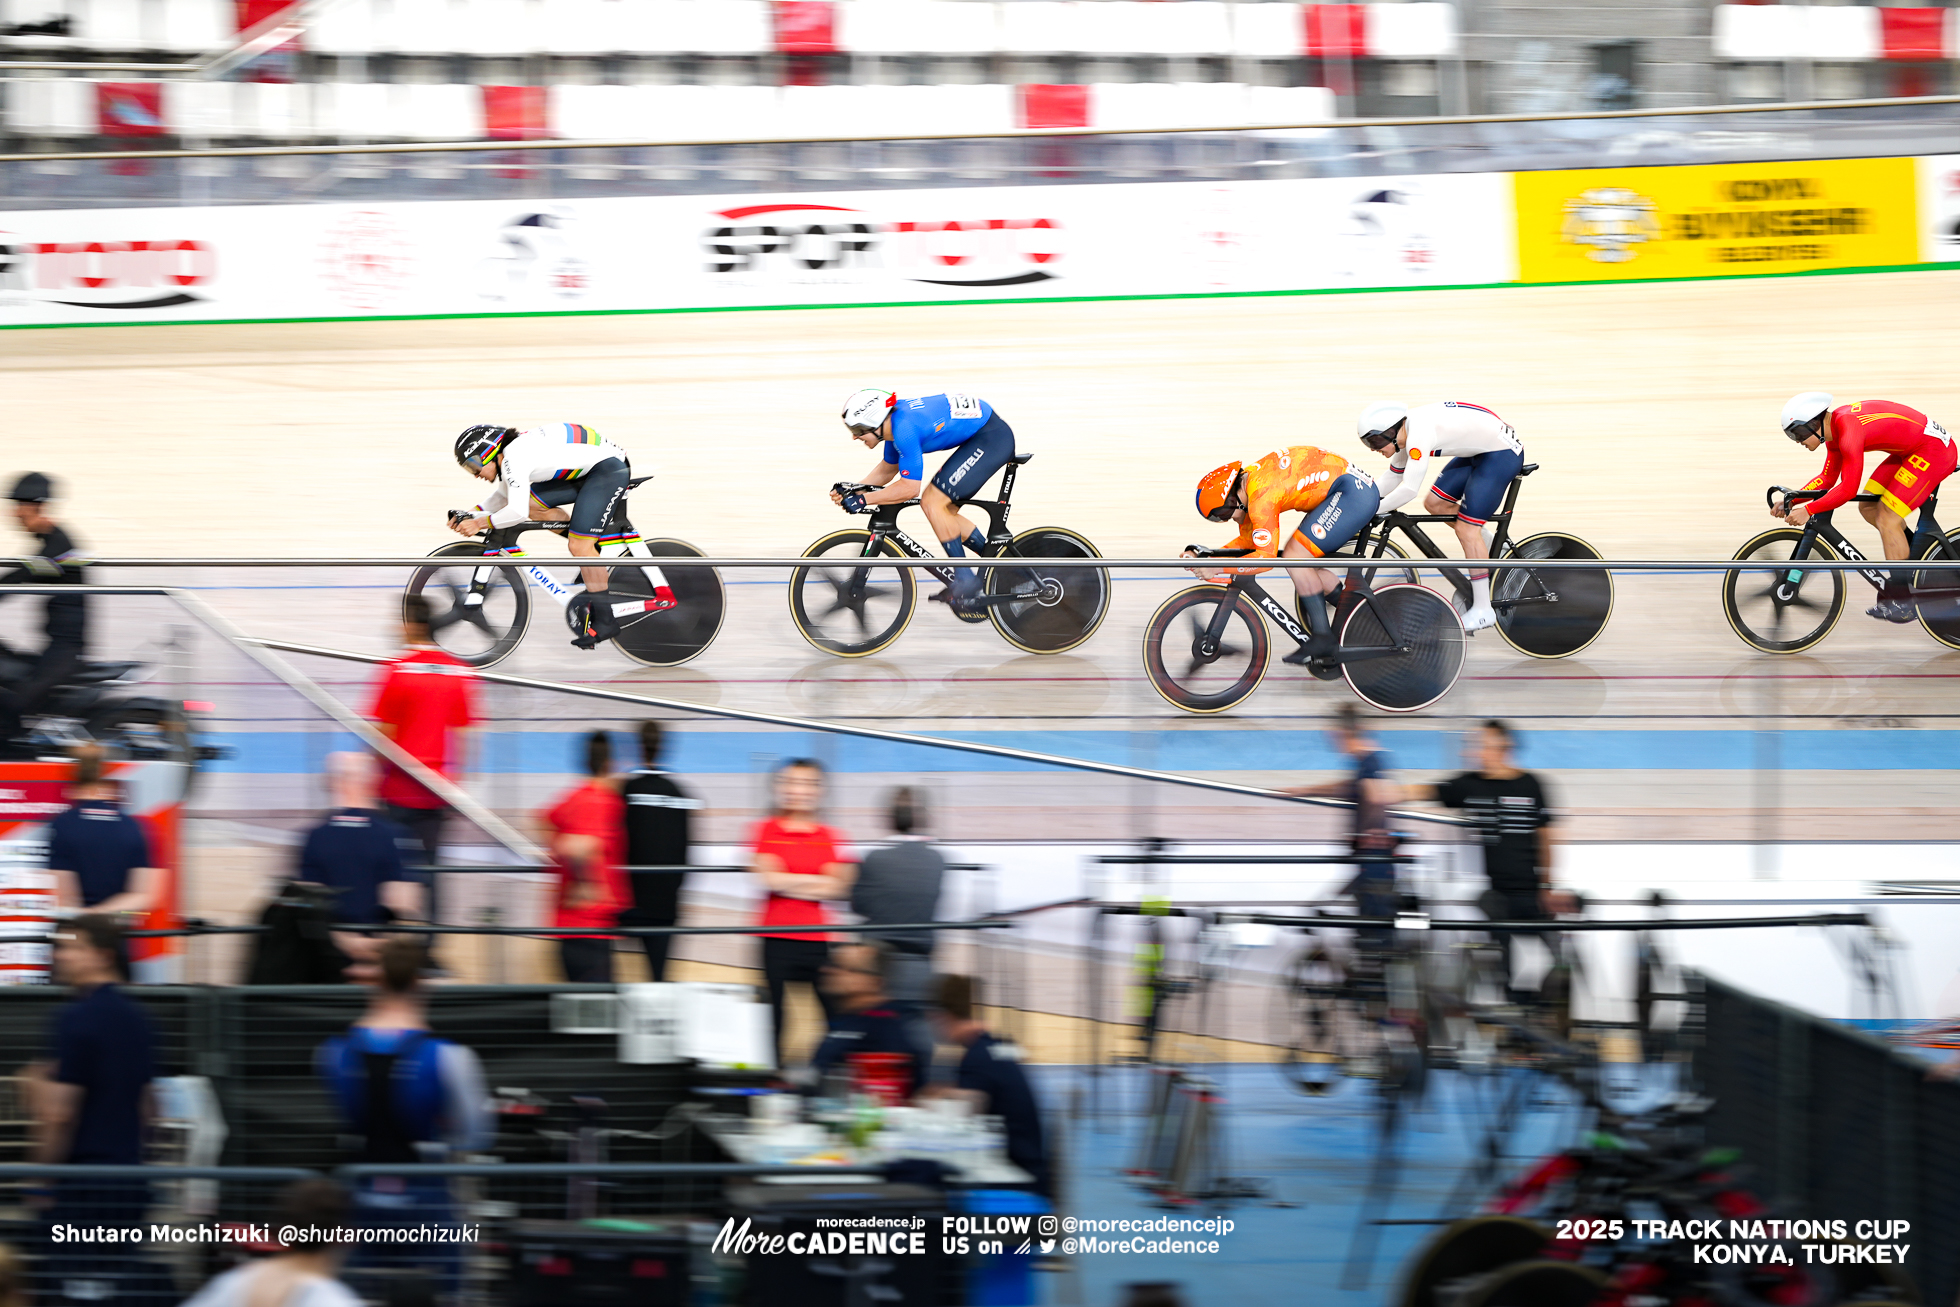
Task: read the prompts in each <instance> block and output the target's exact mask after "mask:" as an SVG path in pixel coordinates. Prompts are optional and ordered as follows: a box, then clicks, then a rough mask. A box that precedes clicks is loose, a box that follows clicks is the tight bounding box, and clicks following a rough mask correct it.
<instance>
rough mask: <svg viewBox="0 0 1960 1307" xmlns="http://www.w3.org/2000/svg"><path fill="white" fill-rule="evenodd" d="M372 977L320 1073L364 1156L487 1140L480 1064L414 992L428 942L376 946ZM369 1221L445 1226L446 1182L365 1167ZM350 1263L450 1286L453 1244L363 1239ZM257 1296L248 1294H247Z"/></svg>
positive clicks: (464, 1146)
mask: <svg viewBox="0 0 1960 1307" xmlns="http://www.w3.org/2000/svg"><path fill="white" fill-rule="evenodd" d="M378 961H379V978H378V985H377V988H376V990H375V992H374V996H373V997H372V998H371V999H370V1000H369V1001H368V1007H367V1011H366V1012H365V1013H363V1014H362V1016H361V1019H360V1020H359V1021H356V1022H355V1023H354V1025H353V1027H352V1028H351V1029H349V1030H348V1032H347V1033H346V1034H344V1035H340V1036H338V1037H336V1038H334V1039H330V1040H328V1041H327V1042H326V1043H324V1044H322V1045H321V1046H320V1051H319V1053H318V1055H317V1057H316V1059H315V1065H316V1066H317V1068H318V1070H319V1073H320V1077H321V1079H323V1080H324V1081H326V1084H327V1089H328V1091H329V1093H331V1095H332V1096H333V1100H334V1102H335V1104H336V1105H337V1106H338V1107H339V1109H340V1115H341V1119H342V1121H343V1122H344V1123H345V1126H346V1128H347V1130H348V1131H349V1132H350V1133H351V1134H353V1135H354V1136H356V1137H357V1138H358V1139H359V1141H360V1142H359V1144H358V1146H357V1148H356V1152H355V1156H354V1159H353V1160H355V1161H359V1162H368V1163H380V1164H388V1163H406V1162H440V1161H443V1160H445V1159H447V1158H448V1157H449V1155H450V1154H451V1153H452V1152H475V1151H477V1150H479V1149H482V1148H485V1147H487V1146H488V1145H489V1143H490V1138H491V1129H490V1114H489V1110H488V1105H487V1103H486V1101H485V1097H484V1089H483V1067H482V1064H481V1063H480V1062H478V1060H477V1056H476V1054H475V1053H474V1052H472V1051H471V1050H470V1049H468V1048H465V1047H464V1046H463V1045H461V1044H452V1043H451V1042H449V1041H448V1040H446V1039H439V1038H437V1037H436V1036H435V1035H434V1034H432V1033H430V1030H429V1018H428V1011H427V1007H426V1005H425V1002H424V998H423V992H422V970H423V968H424V966H426V965H427V962H428V951H427V950H426V949H424V948H423V947H422V945H421V944H420V943H419V942H417V941H415V940H410V939H391V940H389V941H388V942H387V943H385V944H383V945H382V946H381V950H380V957H379V959H378ZM354 1203H355V1207H356V1208H357V1210H358V1212H359V1216H360V1222H361V1224H363V1225H367V1226H381V1227H389V1226H414V1225H421V1224H425V1223H427V1224H431V1225H448V1224H449V1223H450V1221H451V1218H452V1204H451V1200H450V1194H449V1182H448V1181H447V1180H446V1179H444V1178H442V1177H427V1176H416V1177H408V1176H370V1177H368V1178H366V1179H364V1180H362V1181H361V1183H360V1185H359V1186H358V1187H357V1189H356V1190H355V1195H354ZM356 1260H357V1263H363V1264H371V1265H383V1264H385V1265H390V1266H396V1267H400V1266H407V1267H411V1268H417V1267H419V1268H423V1269H427V1270H434V1271H435V1272H437V1273H438V1274H440V1275H442V1276H443V1277H444V1279H445V1281H446V1282H447V1284H448V1286H449V1287H450V1288H451V1289H452V1290H453V1287H454V1285H455V1283H456V1280H457V1277H458V1276H459V1274H460V1269H461V1261H460V1253H459V1251H458V1246H457V1245H456V1244H453V1243H432V1242H428V1241H419V1242H403V1243H386V1242H380V1243H375V1244H369V1245H363V1248H362V1252H361V1255H360V1256H359V1257H358V1258H357V1259H356ZM254 1301H255V1302H256V1301H257V1300H256V1299H255V1300H254Z"/></svg>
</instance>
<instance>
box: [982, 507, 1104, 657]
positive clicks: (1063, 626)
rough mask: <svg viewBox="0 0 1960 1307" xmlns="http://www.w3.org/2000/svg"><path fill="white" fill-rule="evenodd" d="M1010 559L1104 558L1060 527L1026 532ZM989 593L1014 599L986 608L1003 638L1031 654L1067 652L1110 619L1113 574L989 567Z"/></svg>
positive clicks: (1099, 570) (1016, 542) (1018, 538)
mask: <svg viewBox="0 0 1960 1307" xmlns="http://www.w3.org/2000/svg"><path fill="white" fill-rule="evenodd" d="M1007 556H1011V557H1016V558H1027V559H1041V558H1101V557H1102V555H1101V554H1100V553H1098V552H1097V551H1096V547H1095V546H1094V545H1092V544H1090V543H1089V542H1088V540H1086V539H1084V538H1083V537H1082V536H1079V535H1077V534H1076V533H1075V532H1073V531H1070V530H1067V529H1066V528H1064V527H1059V526H1041V527H1036V528H1035V529H1034V530H1032V531H1023V532H1021V534H1019V535H1017V536H1015V537H1014V539H1013V541H1012V542H1011V543H1010V544H1009V545H1008V547H1007ZM985 593H986V595H987V596H988V597H989V598H995V597H998V596H1003V595H1013V596H1015V598H1014V601H1013V602H1011V603H1004V604H990V605H988V608H987V615H988V616H989V617H991V618H993V621H994V628H995V629H996V630H998V631H999V632H1000V634H1001V638H1002V639H1004V640H1006V641H1007V642H1008V643H1009V644H1011V645H1013V646H1014V647H1015V648H1016V649H1020V650H1023V651H1025V652H1027V653H1032V654H1052V653H1062V652H1064V651H1066V650H1069V649H1073V648H1075V646H1077V645H1079V644H1081V643H1082V642H1083V641H1084V640H1087V639H1088V638H1089V637H1090V636H1092V635H1094V634H1095V633H1096V628H1097V627H1099V626H1101V625H1102V620H1103V618H1104V617H1105V616H1107V615H1108V613H1109V572H1108V571H1107V570H1105V569H1104V568H1100V567H1042V566H1040V565H1039V564H1038V563H1035V564H1030V565H1029V566H1026V567H1012V566H1009V567H990V568H988V569H987V584H986V587H985Z"/></svg>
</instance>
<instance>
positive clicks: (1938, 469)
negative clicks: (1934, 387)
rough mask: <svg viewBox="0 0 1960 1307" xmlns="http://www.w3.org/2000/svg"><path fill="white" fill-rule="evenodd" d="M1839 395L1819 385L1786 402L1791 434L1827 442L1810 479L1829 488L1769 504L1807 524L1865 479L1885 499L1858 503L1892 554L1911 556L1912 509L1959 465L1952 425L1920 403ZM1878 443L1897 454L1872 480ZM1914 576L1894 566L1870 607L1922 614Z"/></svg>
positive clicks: (1882, 612)
mask: <svg viewBox="0 0 1960 1307" xmlns="http://www.w3.org/2000/svg"><path fill="white" fill-rule="evenodd" d="M1834 402H1835V401H1833V400H1832V398H1831V397H1830V396H1829V395H1827V394H1825V393H1823V392H1822V391H1816V390H1812V391H1806V392H1804V393H1803V394H1801V395H1798V396H1797V397H1796V398H1794V399H1792V400H1791V401H1790V402H1789V403H1787V404H1785V405H1784V406H1783V434H1784V435H1786V436H1788V437H1789V438H1790V439H1792V440H1794V441H1796V442H1797V443H1798V444H1800V445H1802V446H1803V447H1804V448H1805V449H1808V450H1812V451H1815V450H1816V449H1817V448H1818V446H1820V445H1823V446H1826V447H1827V451H1826V453H1825V455H1824V470H1823V471H1821V472H1819V473H1818V474H1817V475H1816V476H1815V477H1813V478H1811V481H1810V484H1808V485H1806V486H1805V487H1804V489H1805V490H1825V493H1824V494H1822V495H1819V496H1818V497H1817V498H1816V499H1813V500H1811V501H1810V502H1809V503H1808V504H1796V505H1786V504H1780V503H1779V504H1777V505H1775V506H1773V507H1772V508H1771V509H1770V512H1771V513H1772V514H1773V515H1775V516H1777V517H1780V518H1784V519H1786V520H1787V521H1788V522H1789V523H1790V525H1791V526H1795V527H1801V526H1802V525H1803V524H1804V523H1805V522H1808V521H1809V520H1810V519H1811V517H1812V515H1814V514H1817V513H1826V512H1829V511H1830V510H1831V509H1833V508H1836V507H1838V506H1839V505H1840V504H1844V503H1846V502H1848V501H1849V500H1850V499H1851V497H1852V496H1853V495H1855V494H1857V493H1859V483H1860V482H1863V484H1864V493H1866V494H1875V495H1877V496H1878V502H1877V503H1875V504H1860V505H1858V511H1859V512H1860V513H1862V514H1863V515H1864V518H1865V520H1866V521H1867V522H1870V523H1871V524H1872V525H1873V526H1875V527H1877V528H1878V535H1879V539H1880V540H1882V541H1884V543H1885V556H1886V558H1888V559H1890V560H1892V561H1894V562H1900V561H1903V560H1905V559H1908V558H1910V557H1911V556H1912V538H1911V533H1910V532H1908V531H1907V530H1906V514H1908V513H1911V512H1915V511H1916V510H1917V509H1918V508H1919V506H1920V505H1921V504H1923V503H1925V502H1926V497H1927V496H1928V495H1930V494H1932V493H1933V489H1934V487H1936V486H1938V485H1939V483H1940V482H1942V481H1944V480H1945V479H1946V478H1947V477H1948V476H1949V475H1950V474H1951V473H1952V472H1953V469H1954V466H1955V463H1956V460H1960V449H1956V447H1955V446H1954V443H1953V437H1952V436H1950V435H1948V434H1947V431H1946V428H1945V427H1943V426H1941V425H1940V424H1939V423H1937V422H1935V421H1933V419H1931V418H1929V417H1927V416H1926V415H1925V414H1924V413H1921V412H1920V411H1919V410H1918V409H1916V408H1908V407H1906V406H1905V405H1904V404H1897V403H1894V402H1892V401H1891V400H1889V399H1866V400H1860V401H1858V402H1857V403H1855V404H1842V405H1838V406H1837V407H1832V405H1833V404H1834ZM1874 450H1876V451H1878V452H1881V453H1885V454H1889V455H1890V456H1891V457H1889V458H1887V459H1886V460H1885V461H1884V462H1882V463H1880V464H1879V465H1878V467H1877V468H1876V469H1875V470H1874V471H1873V472H1872V475H1871V479H1870V480H1865V455H1866V454H1867V453H1868V452H1871V451H1874ZM1826 487H1829V489H1828V490H1826V489H1825V488H1826ZM1911 578H1912V569H1910V568H1905V567H1895V568H1893V569H1892V571H1891V580H1890V582H1889V583H1888V584H1887V585H1886V586H1885V588H1884V589H1882V590H1880V591H1879V594H1878V602H1877V603H1876V604H1873V605H1872V606H1871V607H1870V608H1867V609H1866V610H1865V611H1866V612H1867V613H1869V614H1870V615H1871V616H1873V617H1876V618H1878V619H1880V620H1881V621H1886V622H1910V621H1912V620H1914V618H1915V617H1916V616H1917V614H1916V612H1915V611H1914V609H1913V605H1912V598H1911Z"/></svg>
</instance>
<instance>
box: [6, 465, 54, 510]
mask: <svg viewBox="0 0 1960 1307" xmlns="http://www.w3.org/2000/svg"><path fill="white" fill-rule="evenodd" d="M7 498H9V499H11V500H13V501H14V502H15V503H16V504H45V503H47V502H48V501H49V500H50V499H53V498H54V482H52V481H50V480H48V478H47V474H46V473H43V472H28V473H26V474H24V475H23V476H22V477H21V479H20V480H18V481H16V482H14V489H13V493H12V494H10V495H8V496H7Z"/></svg>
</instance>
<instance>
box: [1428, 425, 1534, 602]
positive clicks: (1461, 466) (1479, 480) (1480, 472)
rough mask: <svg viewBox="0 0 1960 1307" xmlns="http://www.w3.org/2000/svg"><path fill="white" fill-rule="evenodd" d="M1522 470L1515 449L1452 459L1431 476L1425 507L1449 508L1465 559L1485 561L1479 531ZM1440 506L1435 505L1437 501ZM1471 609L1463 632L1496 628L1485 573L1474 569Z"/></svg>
mask: <svg viewBox="0 0 1960 1307" xmlns="http://www.w3.org/2000/svg"><path fill="white" fill-rule="evenodd" d="M1523 467H1524V455H1523V454H1521V453H1519V452H1518V451H1517V450H1514V449H1499V450H1493V451H1491V452H1490V453H1487V454H1477V455H1474V456H1472V457H1470V458H1453V459H1451V460H1450V462H1449V465H1448V466H1447V467H1445V468H1444V469H1443V470H1442V471H1441V472H1440V473H1438V474H1437V477H1436V485H1435V487H1434V488H1433V489H1432V490H1431V491H1430V495H1429V497H1430V507H1431V508H1432V509H1433V510H1434V511H1436V512H1443V513H1447V512H1449V511H1451V509H1454V510H1455V512H1456V521H1455V522H1453V523H1451V524H1450V525H1451V526H1452V527H1453V528H1454V529H1455V531H1456V539H1457V543H1458V544H1460V545H1461V546H1462V547H1463V556H1464V557H1465V558H1471V559H1477V558H1489V557H1490V543H1489V542H1488V541H1486V540H1485V539H1484V527H1485V526H1486V525H1488V524H1489V522H1490V519H1491V518H1493V517H1495V516H1496V515H1497V511H1498V509H1500V508H1502V507H1503V506H1504V492H1505V491H1506V490H1507V489H1509V488H1510V485H1511V482H1512V481H1513V480H1515V479H1516V478H1517V475H1518V472H1519V471H1520V470H1521V469H1522V468H1523ZM1439 501H1440V502H1439ZM1469 577H1470V608H1469V611H1468V612H1466V613H1464V614H1463V627H1464V629H1465V630H1467V631H1480V630H1482V629H1484V628H1485V627H1487V626H1495V625H1496V624H1497V613H1496V610H1494V609H1493V608H1492V607H1491V606H1490V569H1489V568H1478V569H1476V570H1475V571H1472V572H1471V573H1470V574H1469Z"/></svg>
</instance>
